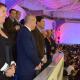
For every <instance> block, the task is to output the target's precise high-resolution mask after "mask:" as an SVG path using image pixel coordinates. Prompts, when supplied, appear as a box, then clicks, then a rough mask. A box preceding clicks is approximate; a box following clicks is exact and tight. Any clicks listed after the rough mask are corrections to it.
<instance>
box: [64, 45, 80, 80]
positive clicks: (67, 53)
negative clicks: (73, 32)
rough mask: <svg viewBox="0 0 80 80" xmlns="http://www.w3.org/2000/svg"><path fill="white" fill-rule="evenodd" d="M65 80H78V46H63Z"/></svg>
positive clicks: (79, 77) (79, 67) (79, 50)
mask: <svg viewBox="0 0 80 80" xmlns="http://www.w3.org/2000/svg"><path fill="white" fill-rule="evenodd" d="M63 50H64V77H65V78H66V79H65V80H80V45H79V44H74V45H63Z"/></svg>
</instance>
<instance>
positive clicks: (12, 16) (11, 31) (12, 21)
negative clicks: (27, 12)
mask: <svg viewBox="0 0 80 80" xmlns="http://www.w3.org/2000/svg"><path fill="white" fill-rule="evenodd" d="M16 25H18V22H17V21H16V10H15V9H11V10H10V11H9V17H7V18H6V19H5V23H4V29H5V30H6V32H7V33H8V35H9V37H10V39H11V40H12V41H13V42H14V39H15V33H16V27H15V26H16Z"/></svg>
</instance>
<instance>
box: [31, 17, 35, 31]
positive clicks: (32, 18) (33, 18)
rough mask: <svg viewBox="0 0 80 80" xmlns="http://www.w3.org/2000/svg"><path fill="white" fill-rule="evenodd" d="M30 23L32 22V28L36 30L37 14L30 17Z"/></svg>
mask: <svg viewBox="0 0 80 80" xmlns="http://www.w3.org/2000/svg"><path fill="white" fill-rule="evenodd" d="M30 24H31V28H32V30H34V29H35V27H36V17H35V16H31V17H30Z"/></svg>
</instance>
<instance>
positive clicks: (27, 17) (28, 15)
mask: <svg viewBox="0 0 80 80" xmlns="http://www.w3.org/2000/svg"><path fill="white" fill-rule="evenodd" d="M30 16H35V15H33V14H27V15H26V16H25V18H24V23H26V22H28V19H29V17H30Z"/></svg>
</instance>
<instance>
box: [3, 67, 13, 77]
mask: <svg viewBox="0 0 80 80" xmlns="http://www.w3.org/2000/svg"><path fill="white" fill-rule="evenodd" d="M14 74H15V68H14V66H10V67H9V68H8V69H7V70H6V71H5V75H6V76H7V77H12V76H14Z"/></svg>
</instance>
